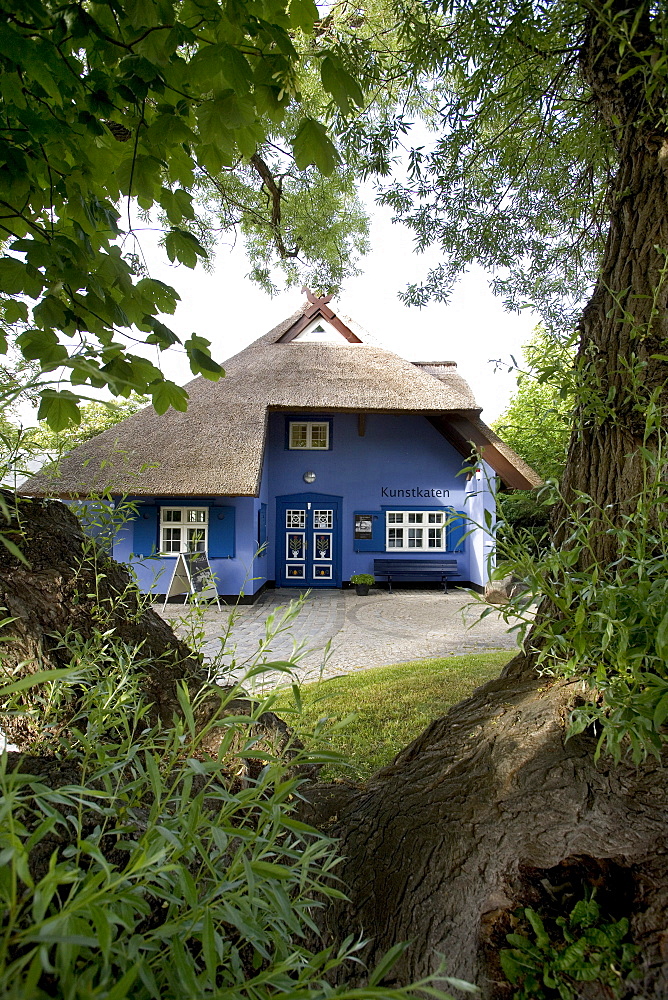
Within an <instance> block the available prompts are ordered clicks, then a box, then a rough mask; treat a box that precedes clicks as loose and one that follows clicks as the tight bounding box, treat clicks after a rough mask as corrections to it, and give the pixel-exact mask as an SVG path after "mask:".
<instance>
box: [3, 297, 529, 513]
mask: <svg viewBox="0 0 668 1000" xmlns="http://www.w3.org/2000/svg"><path fill="white" fill-rule="evenodd" d="M310 299H311V301H309V302H308V303H307V304H306V305H305V306H304V307H303V308H302V309H301V310H300V311H299V312H298V313H296V314H295V315H294V316H291V317H290V318H289V319H287V320H285V321H284V322H283V323H281V324H280V325H279V326H277V327H275V329H273V330H271V331H270V332H269V333H267V334H266V335H265V336H263V337H260V339H259V340H256V341H255V342H254V343H252V344H251V345H250V346H249V347H246V348H245V349H244V350H243V351H240V353H239V354H236V355H235V356H234V357H232V358H230V360H229V361H227V362H226V363H225V364H224V368H225V372H226V375H225V378H223V379H221V380H220V381H219V382H209V381H207V380H206V379H203V378H201V377H200V378H196V379H194V380H193V381H192V382H189V383H188V385H187V386H186V389H187V391H188V394H189V402H188V410H187V412H186V413H180V412H177V411H176V410H169V411H168V412H167V413H165V414H163V415H162V416H158V414H157V413H156V412H155V411H154V410H153V408H152V407H150V406H149V407H146V408H145V409H143V410H140V411H139V412H138V413H135V414H134V415H133V416H131V417H128V418H127V419H125V420H123V421H122V422H121V423H119V424H117V425H116V426H114V427H112V428H110V429H109V430H107V431H104V433H102V434H99V435H97V436H96V437H94V438H92V439H91V440H90V441H87V442H85V443H84V444H82V445H80V446H79V447H78V448H75V449H74V450H73V451H71V452H70V453H69V454H68V455H67V456H65V457H64V458H63V459H62V461H61V463H60V467H59V470H58V474H57V478H53V477H52V476H51V475H47V474H45V473H40V474H38V475H36V476H35V477H34V478H33V479H31V480H29V481H28V482H27V483H26V484H25V486H24V487H22V489H21V492H22V493H25V494H28V495H31V496H43V495H45V494H47V495H51V496H53V495H56V496H61V497H71V496H82V495H88V494H90V493H96V492H101V491H102V489H108V490H111V492H112V493H130V494H147V495H161V496H184V497H185V496H257V495H258V492H259V487H260V476H261V473H262V459H263V453H264V446H265V435H266V427H267V417H268V413H269V412H270V411H272V410H284V411H298V412H299V413H308V412H313V413H323V412H339V413H345V412H354V413H419V414H423V415H425V416H430V417H432V418H445V417H446V415H450V414H451V415H452V416H455V415H457V416H458V417H459V418H460V419H462V418H463V419H464V420H465V421H467V420H475V421H477V422H478V423H479V424H480V426H481V427H483V428H485V425H484V424H482V421H479V417H478V414H479V412H480V410H479V407H477V406H476V402H475V399H474V398H473V395H472V393H471V390H470V388H469V386H468V385H467V383H466V382H465V381H464V379H462V378H461V376H460V375H459V374H458V373H457V370H456V367H455V366H454V365H453V364H452V363H440V364H439V363H436V364H437V365H438V373H436V372H434V373H433V374H432V373H430V372H429V371H426V370H422V369H421V367H420V366H417V365H414V364H412V363H411V362H409V361H405V360H404V359H403V358H400V357H398V356H397V355H396V354H393V353H391V352H390V351H386V350H384V349H382V348H380V347H378V346H375V345H374V344H371V343H369V342H368V341H369V339H370V338H368V337H367V336H366V335H365V334H364V333H363V332H362V331H360V330H359V329H358V328H356V327H355V325H354V324H353V323H352V322H351V321H348V320H346V322H345V323H344V322H343V320H342V319H341V318H340V317H339V316H336V315H335V314H334V313H333V311H332V310H331V308H330V307H329V306H328V305H327V301H328V300H322V299H315V298H314V297H313V296H310ZM332 317H333V318H332ZM319 319H322V320H324V321H326V324H329V325H328V326H327V329H328V331H329V332H330V333H331V332H332V330H333V329H336V330H338V331H339V332H340V333H341V337H340V338H339V339H338V342H325V343H318V342H317V330H316V333H315V334H313V333H311V334H309V331H311V330H313V328H314V320H319ZM317 325H318V324H317V323H316V324H315V326H316V327H317ZM295 331H297V333H296V335H295ZM300 331H301V332H302V334H303V335H304V336H306V337H307V338H310V339H307V340H306V341H300V339H299V336H300ZM304 331H305V333H304ZM314 338H315V340H314ZM431 364H433V363H431ZM439 429H440V428H439ZM485 430H486V431H487V432H488V433H489V434H490V435H491V434H492V432H491V431H490V430H489V428H485ZM493 437H494V439H495V442H498V438H496V436H495V435H493ZM503 448H504V449H505V451H506V452H509V453H510V464H511V465H513V467H514V468H516V469H517V473H518V474H519V477H520V479H522V483H520V482H517V483H509V485H524V486H525V487H527V486H529V487H530V486H533V485H536V484H537V483H538V482H539V481H540V480H539V479H538V477H537V476H536V475H535V473H533V472H532V470H530V469H528V467H527V466H526V465H525V463H523V462H522V461H521V459H519V458H518V457H517V456H516V455H515V454H514V452H512V451H511V449H508V448H506V446H505V445H504V446H503ZM460 450H461V449H460ZM469 450H470V449H469ZM493 450H495V449H493ZM490 464H493V463H492V462H491V460H490ZM145 466H147V467H148V468H145V469H144V471H141V470H142V467H145Z"/></svg>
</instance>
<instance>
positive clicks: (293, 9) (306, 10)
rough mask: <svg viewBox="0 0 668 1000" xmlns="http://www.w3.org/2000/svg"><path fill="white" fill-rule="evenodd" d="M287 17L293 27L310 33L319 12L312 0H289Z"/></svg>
mask: <svg viewBox="0 0 668 1000" xmlns="http://www.w3.org/2000/svg"><path fill="white" fill-rule="evenodd" d="M288 17H289V18H290V23H291V24H292V25H293V26H294V27H296V28H301V29H302V31H305V32H307V33H310V32H311V31H312V30H313V25H314V24H315V22H316V21H317V20H318V19H319V17H320V14H319V12H318V8H317V7H316V5H315V3H314V0H289V2H288Z"/></svg>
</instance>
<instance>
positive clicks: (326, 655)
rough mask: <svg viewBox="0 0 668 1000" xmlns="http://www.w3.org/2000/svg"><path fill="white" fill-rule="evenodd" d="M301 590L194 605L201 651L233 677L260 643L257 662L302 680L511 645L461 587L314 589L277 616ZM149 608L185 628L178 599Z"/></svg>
mask: <svg viewBox="0 0 668 1000" xmlns="http://www.w3.org/2000/svg"><path fill="white" fill-rule="evenodd" d="M301 595H302V592H301V591H299V590H290V589H280V590H268V591H265V593H264V594H263V595H262V596H261V597H260V599H259V600H258V601H257V602H256V603H255V604H253V605H239V606H238V607H237V608H236V609H235V608H231V607H223V608H222V610H221V611H218V609H217V608H216V609H215V610H210V609H209V608H207V609H206V610H202V611H199V612H197V613H196V617H194V618H192V619H191V621H194V622H195V626H196V628H197V629H199V630H201V632H202V633H203V647H202V648H203V652H204V655H205V656H206V657H207V658H208V659H209V660H215V662H216V664H217V665H219V666H220V668H221V673H222V672H226V671H232V672H233V674H234V676H235V677H239V676H241V674H242V673H243V672H244V671H245V670H247V669H248V667H249V665H250V663H251V662H255V661H256V660H257V659H258V650H260V647H261V645H262V648H261V654H260V656H259V661H260V662H262V661H264V662H272V661H276V660H290V661H293V662H294V661H295V660H297V666H296V667H295V669H294V672H295V673H296V674H297V676H298V677H299V679H300V680H302V681H308V680H315V679H317V677H319V676H321V677H335V676H337V675H338V674H348V673H352V672H354V671H357V670H366V669H368V668H369V667H380V666H384V665H386V664H389V663H404V662H406V661H408V660H421V659H429V658H432V657H440V656H455V655H457V654H460V653H472V652H476V651H478V650H487V649H508V650H511V651H514V650H516V649H517V641H516V639H515V636H514V634H513V633H508V631H507V628H508V627H507V625H506V624H505V622H504V621H503V619H502V618H501V615H500V614H499V613H498V612H497V611H494V612H493V613H492V614H490V615H488V616H487V617H486V618H484V619H483V620H482V621H480V620H478V619H479V617H480V613H481V611H482V610H483V609H484V608H486V607H487V605H486V604H479V603H473V599H472V597H471V595H470V594H468V593H466V592H464V591H458V590H450V591H449V592H448V593H447V594H443V593H442V592H440V591H437V590H431V589H426V588H425V589H420V590H396V589H395V591H394V593H393V594H389V593H388V592H387V591H386V590H376V589H372V590H371V592H370V594H369V596H368V597H358V596H357V594H356V593H355V591H354V590H313V591H311V592H310V593H308V594H307V596H306V597H305V598H304V599H303V605H302V607H301V610H300V611H299V614H298V615H297V616H296V617H295V618H292V619H291V620H290V621H288V622H283V621H282V619H283V616H284V615H285V612H286V611H287V609H288V607H289V605H290V602H291V601H297V600H299V598H300V596H301ZM156 610H157V611H158V612H159V613H160V614H162V615H163V617H165V618H166V619H168V620H169V621H171V622H172V623H173V624H174V625H175V626H176V630H177V632H179V634H181V635H185V634H186V633H187V631H188V625H187V624H184V622H183V621H182V619H183V616H184V610H186V609H184V607H183V605H176V604H169V605H168V606H167V608H166V610H165V611H164V612H163V611H162V606H161V605H159V606H158V605H156ZM191 614H192V613H191ZM272 622H273V625H272ZM277 628H278V632H277V634H275V635H274V636H273V637H271V638H268V635H271V632H272V631H273V630H275V629H277ZM228 631H229V635H228V638H227V640H226V642H225V644H224V646H223V648H222V651H221V637H222V636H224V635H226V634H227V633H228ZM279 676H280V675H279Z"/></svg>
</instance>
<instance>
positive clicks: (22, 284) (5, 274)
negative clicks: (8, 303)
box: [0, 257, 44, 299]
mask: <svg viewBox="0 0 668 1000" xmlns="http://www.w3.org/2000/svg"><path fill="white" fill-rule="evenodd" d="M43 287H44V282H43V281H42V279H41V278H40V275H39V271H37V270H36V269H35V268H34V267H33V266H32V265H30V264H24V263H23V262H22V261H20V260H17V259H16V257H0V292H4V294H5V295H20V294H21V292H25V294H26V295H30V296H31V298H33V299H35V298H37V296H38V295H39V293H40V292H41V290H42V288H43Z"/></svg>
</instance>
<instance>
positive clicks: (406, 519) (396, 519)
mask: <svg viewBox="0 0 668 1000" xmlns="http://www.w3.org/2000/svg"><path fill="white" fill-rule="evenodd" d="M445 520H446V518H445V512H444V511H442V510H388V511H387V512H386V516H385V532H386V534H385V548H386V549H387V550H392V551H393V552H445V545H446V535H445Z"/></svg>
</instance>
